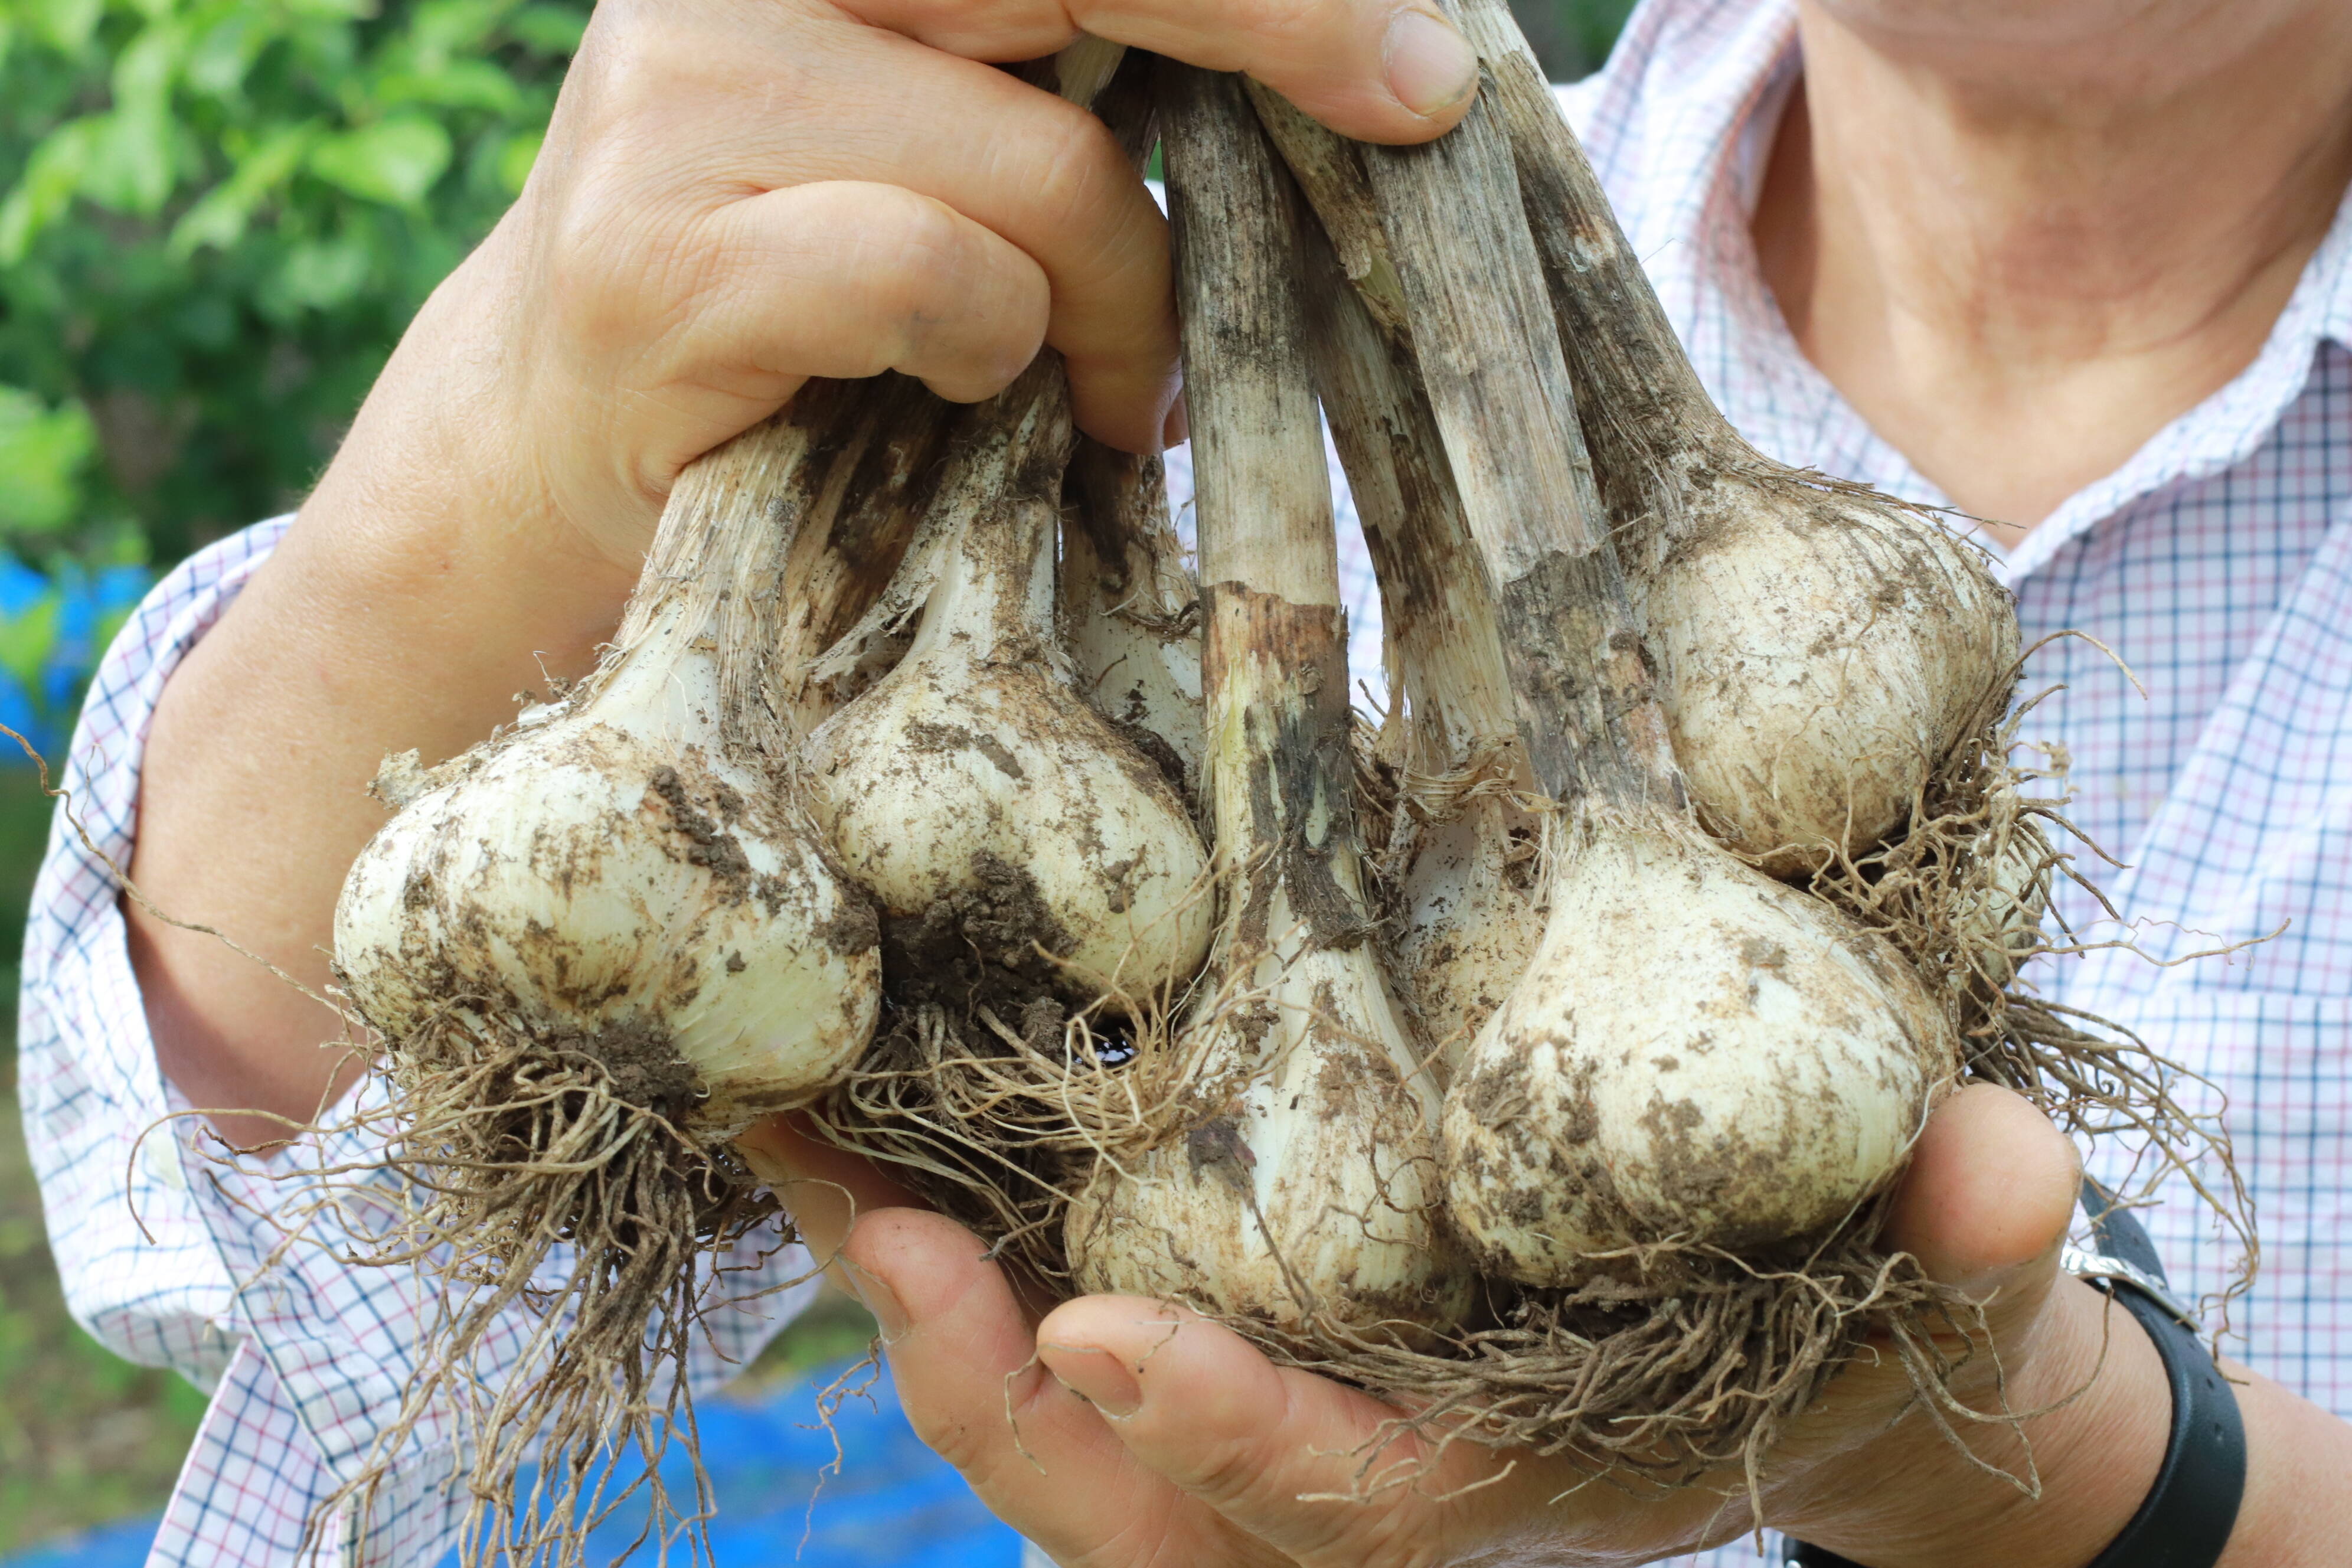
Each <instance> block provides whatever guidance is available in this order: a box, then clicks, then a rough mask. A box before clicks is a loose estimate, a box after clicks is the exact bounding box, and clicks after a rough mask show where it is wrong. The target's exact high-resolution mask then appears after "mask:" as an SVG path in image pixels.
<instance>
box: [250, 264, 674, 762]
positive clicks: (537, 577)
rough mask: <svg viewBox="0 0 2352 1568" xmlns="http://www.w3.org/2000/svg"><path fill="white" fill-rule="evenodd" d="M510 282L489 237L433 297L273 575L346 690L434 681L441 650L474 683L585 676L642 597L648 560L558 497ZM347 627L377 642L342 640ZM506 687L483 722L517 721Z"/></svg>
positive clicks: (507, 684) (502, 684)
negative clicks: (572, 516) (301, 606)
mask: <svg viewBox="0 0 2352 1568" xmlns="http://www.w3.org/2000/svg"><path fill="white" fill-rule="evenodd" d="M507 270H508V269H507V268H505V266H504V265H503V262H502V259H501V253H500V250H499V246H498V242H497V239H496V237H493V240H492V241H491V242H489V243H488V244H486V245H485V246H484V247H482V249H481V250H479V251H477V252H476V253H475V255H474V256H472V257H470V258H468V259H467V262H466V263H465V264H464V265H463V266H462V267H460V268H458V269H457V271H456V272H455V273H453V274H452V275H451V276H450V277H449V278H448V279H446V280H445V281H444V283H443V284H442V286H441V287H440V288H439V289H436V290H435V292H434V294H433V296H432V298H431V299H430V300H427V301H426V303H425V307H424V309H423V310H420V311H419V312H418V314H417V317H416V319H415V321H414V322H413V323H412V324H411V326H410V328H409V331H407V332H406V333H405V334H404V337H403V338H402V341H401V342H400V345H399V347H398V348H397V349H396V350H395V351H394V354H393V356H392V359H391V361H390V362H389V363H387V365H386V366H385V369H384V372H383V375H382V376H381V377H380V378H379V379H378V381H377V384H376V385H375V387H374V388H373V391H372V392H371V393H370V394H369V396H368V398H367V401H366V403H365V404H364V405H362V408H361V410H360V413H359V415H358V416H357V417H356V418H355V419H354V421H353V423H352V430H351V433H350V435H349V437H347V438H346V439H345V440H344V442H343V444H342V446H341V448H340V449H339V450H338V451H337V453H336V455H335V458H334V460H333V461H332V462H331V464H330V465H329V466H328V468H327V470H326V472H325V473H324V474H323V475H322V476H321V477H320V482H319V485H318V488H317V489H316V490H314V491H313V492H312V494H311V495H310V497H309V498H308V499H307V500H305V501H304V503H303V505H302V508H301V511H300V514H299V517H298V519H297V520H296V522H295V525H294V527H293V529H292V530H291V531H289V535H288V537H287V540H286V542H285V543H284V544H283V545H282V546H281V547H280V549H279V551H278V556H277V558H276V559H274V560H273V561H272V562H271V563H270V565H269V568H268V572H269V574H270V575H272V576H275V577H278V579H279V580H280V581H281V583H283V584H286V585H287V586H289V587H292V588H293V589H294V590H295V592H296V593H297V594H298V595H299V597H300V598H301V599H302V600H303V601H304V602H305V603H306V604H309V605H315V606H316V607H317V608H318V611H319V614H318V616H317V624H318V625H319V627H320V631H321V632H322V633H332V634H335V635H336V638H337V647H336V648H335V649H325V648H322V649H321V650H320V652H321V655H322V657H326V658H331V660H332V661H333V662H335V663H337V664H348V665H350V666H352V667H355V668H354V673H356V672H357V671H358V670H365V669H370V668H373V667H374V666H378V665H380V664H383V662H385V661H386V660H390V661H393V662H394V663H397V664H399V665H401V666H402V667H403V668H412V667H413V663H412V661H414V660H415V659H417V658H419V657H422V658H424V659H425V661H426V662H427V663H429V662H431V661H432V659H433V658H434V655H433V652H432V649H433V647H434V646H435V643H436V639H437V640H438V641H439V643H440V645H441V646H442V647H443V651H444V652H445V653H446V654H447V655H449V656H450V657H453V658H459V659H463V660H465V661H467V663H468V665H469V666H475V667H478V666H479V665H480V664H481V663H483V662H484V661H485V656H488V663H490V664H493V665H500V666H503V665H507V664H510V663H513V662H514V661H515V660H517V659H520V660H523V661H525V662H524V663H523V664H522V665H521V666H520V668H522V669H524V670H526V671H529V672H531V673H535V669H534V668H533V667H532V666H531V664H530V662H529V661H530V660H532V659H533V658H538V659H542V660H543V661H544V663H545V666H546V668H547V670H548V671H549V673H551V674H558V675H576V674H578V673H581V672H582V671H583V670H584V668H586V666H587V664H588V663H589V662H590V661H592V660H593V649H594V648H595V647H596V645H597V644H598V643H600V642H601V641H602V640H603V639H604V637H607V636H609V635H610V633H611V631H612V629H613V627H614V625H615V624H616V623H617V621H618V619H619V616H620V614H621V610H622V607H623V605H625V603H626V600H627V597H628V594H629V591H630V589H631V587H632V586H633V585H634V584H635V577H636V573H637V568H638V564H639V561H638V558H636V557H632V558H630V559H627V560H625V561H624V560H622V559H619V558H618V556H617V553H616V552H605V551H604V550H600V549H599V548H597V547H596V545H595V544H593V542H590V540H589V539H588V538H587V537H586V535H585V533H584V532H583V531H582V530H580V529H578V528H576V527H574V526H572V524H571V522H570V521H568V520H567V519H566V518H565V517H564V516H563V515H562V511H561V510H560V509H559V508H558V506H557V505H556V503H555V500H554V499H553V497H552V496H551V494H550V491H549V487H548V484H547V482H546V472H547V469H548V468H549V467H550V466H551V462H560V461H561V459H560V458H551V457H550V456H549V455H547V454H544V453H542V452H541V450H540V443H539V441H538V439H537V437H536V434H535V432H534V430H533V427H532V426H533V421H532V419H531V418H530V414H529V411H528V408H527V406H526V405H528V404H530V401H531V393H530V388H529V386H528V385H527V384H526V382H527V377H525V376H524V375H522V374H520V372H519V370H518V365H519V363H520V361H521V360H522V357H523V356H522V353H521V352H520V348H519V346H518V345H517V344H516V343H515V342H514V340H513V336H512V334H511V332H510V331H509V330H508V324H509V323H508V321H507V318H508V317H509V316H510V314H511V311H510V310H509V301H510V297H511V292H512V290H511V289H510V288H509V286H508V283H507V280H506V278H505V274H506V271H507ZM651 523H652V519H651V517H650V516H648V518H647V520H646V537H647V539H650V536H651ZM354 621H357V622H362V623H365V624H366V625H367V626H368V627H369V630H368V633H367V635H364V636H361V637H351V636H348V635H342V634H346V633H348V632H350V631H351V630H352V625H351V623H352V622H354ZM453 634H456V635H454V636H453ZM501 656H506V657H501ZM513 674H514V671H512V670H508V669H504V668H502V669H501V670H500V672H499V676H498V678H497V679H496V680H495V681H493V682H492V684H493V685H496V686H498V691H497V692H496V694H495V700H496V701H497V702H499V704H500V705H501V711H500V712H499V713H495V714H488V715H484V717H485V718H486V719H487V722H497V721H499V718H502V717H504V716H506V712H507V711H509V710H510V702H509V698H510V695H511V692H512V690H513V689H514V688H513V685H512V676H513ZM482 727H483V728H487V723H485V724H484V725H483V726H482ZM474 738H478V736H476V737H474ZM461 743H469V742H461Z"/></svg>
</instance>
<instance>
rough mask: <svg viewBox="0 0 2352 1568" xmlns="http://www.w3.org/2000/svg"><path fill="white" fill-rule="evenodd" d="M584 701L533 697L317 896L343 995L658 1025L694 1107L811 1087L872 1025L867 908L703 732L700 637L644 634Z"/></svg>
mask: <svg viewBox="0 0 2352 1568" xmlns="http://www.w3.org/2000/svg"><path fill="white" fill-rule="evenodd" d="M656 645H657V646H656V647H651V648H647V649H641V650H640V652H639V653H638V655H636V656H635V657H633V658H631V660H630V661H629V665H628V666H627V667H626V668H624V669H623V670H622V671H621V672H620V673H619V674H618V675H617V676H615V677H614V679H612V680H611V681H610V682H609V684H607V685H606V686H605V687H604V689H602V690H601V691H600V692H599V693H598V694H597V697H596V699H595V700H593V702H592V703H589V704H587V705H585V706H583V707H581V708H577V709H572V708H565V709H559V710H546V711H545V712H544V713H543V716H541V717H540V718H538V719H537V720H536V721H530V722H526V724H525V725H523V726H522V727H520V729H519V730H518V731H517V732H515V733H514V734H513V735H511V736H510V737H509V738H508V739H507V740H505V741H504V742H502V743H501V744H499V746H497V747H496V748H495V749H493V750H491V751H489V752H488V754H486V755H483V756H481V757H479V758H478V759H477V760H474V761H472V762H470V763H468V764H467V765H464V766H462V767H457V768H452V769H449V770H446V771H447V772H448V773H454V774H455V775H456V776H455V777H452V778H448V779H447V780H446V782H442V783H440V784H437V785H436V787H434V788H431V789H429V790H428V791H427V792H426V793H425V794H424V795H421V796H419V797H418V798H416V799H415V801H413V802H412V803H411V804H410V805H408V806H407V808H406V809H404V810H403V811H402V812H400V813H399V814H398V815H397V816H394V818H393V819H392V820H391V821H390V822H389V823H387V824H386V825H385V826H384V827H383V830H382V831H381V832H379V833H378V834H377V835H376V837H374V838H373V840H371V841H370V842H369V844H368V846H367V847H366V848H365V849H363V850H362V852H361V854H360V857H359V859H358V860H357V862H356V863H354V865H353V866H352V871H351V874H350V876H349V877H348V879H346V880H345V882H344V885H343V891H342V896H341V900H339V902H338V904H337V906H336V911H335V955H336V963H337V967H338V970H339V971H340V973H341V977H342V980H343V984H344V985H345V986H346V988H347V989H348V991H349V992H350V994H351V996H352V1000H353V1001H354V1002H355V1003H356V1004H357V1005H358V1006H359V1009H360V1011H361V1013H362V1015H363V1016H365V1017H366V1018H367V1019H368V1021H369V1022H370V1023H371V1024H372V1025H373V1026H375V1027H376V1028H378V1029H379V1030H381V1031H383V1033H384V1034H386V1035H387V1036H388V1037H391V1038H392V1039H393V1040H394V1042H395V1043H396V1042H397V1041H398V1039H399V1038H400V1037H402V1036H403V1035H404V1034H405V1033H407V1032H408V1031H410V1030H412V1029H414V1028H415V1027H416V1026H417V1025H418V1024H420V1023H421V1022H423V1021H424V1020H425V1017H426V1016H428V1014H429V1013H430V1012H431V1011H432V1010H433V1009H434V1008H436V1007H439V1006H443V1005H450V1004H452V1003H456V1004H459V1005H464V1006H465V1007H466V1008H467V1010H468V1011H469V1012H471V1013H473V1014H475V1015H476V1016H484V1015H490V1016H495V1017H496V1018H497V1019H498V1020H499V1023H501V1024H503V1025H507V1026H515V1027H520V1028H526V1029H530V1030H532V1031H537V1032H544V1033H545V1034H546V1035H547V1036H548V1037H551V1038H565V1039H579V1038H586V1039H589V1040H594V1039H597V1038H599V1037H614V1038H618V1037H635V1038H639V1039H650V1040H652V1041H655V1042H666V1043H667V1046H668V1047H671V1048H673V1049H674V1051H675V1053H676V1056H677V1058H682V1059H683V1060H685V1061H686V1062H688V1063H689V1064H691V1065H692V1066H693V1067H694V1068H696V1069H697V1070H698V1073H699V1074H700V1077H701V1079H702V1083H703V1087H704V1089H706V1090H707V1091H708V1098H707V1099H706V1100H704V1101H703V1102H702V1103H701V1105H700V1106H699V1107H698V1110H697V1113H696V1114H697V1120H698V1124H701V1125H705V1126H710V1125H721V1124H724V1125H737V1124H740V1123H742V1122H747V1121H750V1120H751V1119H752V1118H754V1117H755V1116H757V1115H760V1114H762V1113H765V1112H768V1111H772V1110H782V1109H785V1108H788V1107H791V1106H794V1105H798V1104H802V1103H804V1102H806V1101H807V1100H811V1099H813V1098H814V1096H815V1095H816V1094H817V1093H819V1092H821V1091H822V1090H823V1089H824V1088H825V1087H827V1086H828V1085H829V1084H830V1083H832V1082H833V1081H834V1080H835V1079H836V1078H837V1077H838V1076H839V1075H840V1074H841V1072H842V1071H844V1070H845V1068H847V1067H848V1065H849V1064H850V1062H851V1061H852V1060H853V1059H854V1058H856V1054H857V1053H858V1051H859V1050H860V1049H861V1048H862V1047H864V1045H865V1043H866V1040H867V1038H868V1037H870V1036H871V1034H872V1032H873V1027H874V1020H875V1016H876V1013H877V1008H878V1006H879V1005H880V997H881V963H880V958H879V956H878V953H877V946H876V940H875V938H876V932H875V921H874V917H873V914H872V911H871V910H870V909H868V908H867V907H866V905H865V903H864V902H863V901H862V900H860V899H858V897H857V895H856V893H855V892H854V891H853V890H851V889H847V888H845V886H844V885H843V884H842V882H841V880H840V879H839V878H838V877H836V876H835V873H834V872H833V871H832V870H831V869H830V868H828V867H827V866H826V865H825V864H824V859H823V858H822V857H821V856H820V855H819V854H818V853H817V852H816V850H815V849H814V847H813V845H812V843H811V841H810V839H809V838H808V837H807V835H806V831H805V830H804V829H803V826H800V824H799V822H798V821H797V816H798V814H797V813H796V812H795V811H794V810H793V808H792V806H791V805H790V803H789V802H788V801H787V800H785V799H783V798H781V797H780V796H779V795H778V794H777V792H776V788H775V785H774V784H773V782H772V780H770V779H768V778H767V777H765V776H763V775H761V774H759V773H754V772H752V771H751V770H748V769H743V768H740V767H735V766H731V765H730V764H729V763H726V762H724V761H723V760H721V759H720V758H719V756H718V755H717V753H716V747H715V746H713V745H711V744H709V743H708V742H709V737H710V736H711V734H712V732H713V723H712V719H713V713H714V707H715V699H716V688H715V682H714V680H713V679H712V670H711V668H710V662H709V659H708V658H707V657H705V656H703V655H700V654H698V653H694V652H691V651H688V652H687V653H685V654H683V655H682V656H679V657H672V658H665V657H662V656H661V655H662V652H663V651H664V650H665V649H667V648H669V647H671V646H672V645H671V644H670V643H669V642H667V641H666V640H665V639H661V638H656Z"/></svg>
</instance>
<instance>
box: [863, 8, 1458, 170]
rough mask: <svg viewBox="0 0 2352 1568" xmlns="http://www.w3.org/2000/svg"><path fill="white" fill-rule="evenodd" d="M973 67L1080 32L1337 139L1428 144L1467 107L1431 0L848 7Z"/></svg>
mask: <svg viewBox="0 0 2352 1568" xmlns="http://www.w3.org/2000/svg"><path fill="white" fill-rule="evenodd" d="M847 4H848V7H849V9H851V10H852V11H854V12H856V14H857V15H858V16H862V17H863V18H865V19H866V21H869V22H872V23H874V24H875V25H877V26H884V27H888V28H890V29H891V30H892V31H894V32H898V33H903V34H905V35H906V36H908V37H911V38H916V39H919V40H920V41H921V42H923V43H925V44H928V45H929V46H930V47H933V48H936V49H943V50H946V51H948V52H950V53H952V54H958V55H962V56H965V57H966V58H971V59H988V60H1013V59H1033V58H1036V57H1037V56H1039V55H1043V54H1046V53H1048V52H1050V51H1052V50H1055V49H1058V48H1060V47H1063V46H1064V45H1065V44H1067V43H1068V42H1070V40H1071V39H1073V38H1075V37H1076V36H1077V35H1078V34H1079V33H1080V32H1087V33H1092V34H1094V35H1095V36H1097V37H1104V38H1108V39H1111V40H1112V41H1113V42H1116V43H1121V44H1132V45H1134V46H1135V47H1139V48H1145V49H1150V50H1152V51H1153V52H1155V53H1158V54H1163V55H1171V56H1173V57H1175V58H1178V59H1181V60H1186V61H1189V62H1190V63H1192V64H1193V65H1197V66H1206V67H1208V68H1210V69H1212V70H1237V71H1247V72H1248V73H1249V74H1250V75H1251V76H1254V77H1255V78H1256V79H1259V80H1260V81H1263V82H1265V84H1266V85H1267V86H1268V87H1271V88H1273V89H1275V90H1276V92H1279V93H1281V94H1282V95H1283V96H1284V97H1286V98H1288V99H1289V100H1291V101H1292V102H1294V103H1296V104H1297V105H1298V106H1299V107H1300V108H1301V109H1303V110H1306V111H1307V113H1309V114H1311V115H1313V116H1315V118H1317V119H1318V120H1320V121H1324V122H1325V123H1326V124H1328V125H1329V126H1330V127H1331V128H1332V129H1333V130H1335V131H1338V132H1341V133H1342V134H1344V135H1349V136H1353V137H1356V138H1358V139H1360V140H1361V141H1367V142H1425V141H1427V140H1429V139H1430V138H1431V137H1433V136H1435V135H1437V134H1438V133H1439V132H1443V131H1444V130H1446V129H1448V128H1449V127H1451V126H1452V125H1453V124H1454V122H1455V121H1458V120H1460V119H1461V118H1462V115H1463V113H1464V111H1465V110H1467V108H1468V107H1469V103H1470V99H1471V96H1472V94H1473V93H1475V91H1476V89H1477V85H1478V61H1477V56H1476V55H1475V52H1474V51H1473V50H1472V49H1471V47H1470V45H1469V43H1468V42H1467V41H1466V40H1465V39H1464V37H1462V35H1461V33H1460V32H1459V31H1458V30H1457V29H1456V28H1455V27H1454V26H1453V24H1452V23H1450V22H1448V21H1447V20H1446V19H1445V18H1444V15H1443V14H1442V11H1441V8H1440V7H1439V6H1438V5H1436V4H1434V0H1403V3H1400V0H983V3H981V4H974V3H973V0H847Z"/></svg>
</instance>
